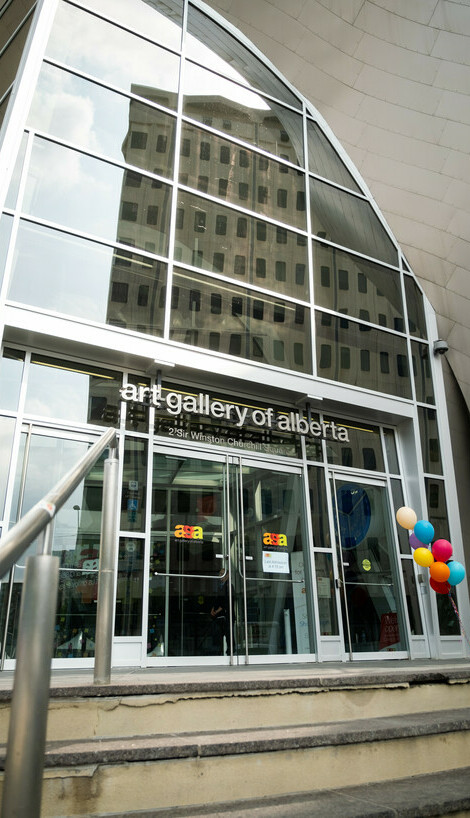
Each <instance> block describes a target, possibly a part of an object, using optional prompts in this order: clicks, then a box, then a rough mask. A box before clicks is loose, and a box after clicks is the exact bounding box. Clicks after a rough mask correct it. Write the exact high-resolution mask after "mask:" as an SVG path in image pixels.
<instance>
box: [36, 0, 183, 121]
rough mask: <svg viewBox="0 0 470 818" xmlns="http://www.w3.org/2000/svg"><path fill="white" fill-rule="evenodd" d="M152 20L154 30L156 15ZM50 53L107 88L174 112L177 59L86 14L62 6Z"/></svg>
mask: <svg viewBox="0 0 470 818" xmlns="http://www.w3.org/2000/svg"><path fill="white" fill-rule="evenodd" d="M119 5H120V6H121V7H122V3H120V4H119ZM129 8H130V6H129ZM139 14H140V10H139ZM113 16H114V13H113ZM152 17H153V26H155V23H156V18H155V12H154V11H152ZM137 19H138V18H137ZM161 30H162V31H163V30H164V27H163V28H162V29H161ZM103 43H106V48H103ZM46 51H47V55H48V56H49V57H52V58H53V59H55V60H58V61H59V62H63V63H65V64H68V65H70V66H71V67H72V68H78V69H79V70H80V71H83V73H85V74H90V76H92V77H93V76H94V77H97V78H98V79H100V80H102V81H103V82H104V83H106V84H108V85H112V86H116V87H118V88H122V89H123V90H124V91H131V92H132V93H141V94H142V96H145V97H146V98H147V99H150V100H151V101H152V102H157V103H159V104H160V105H164V106H165V107H166V108H176V96H177V90H178V74H179V62H180V61H179V57H177V56H176V55H175V54H171V53H170V52H169V51H166V50H165V49H163V48H159V47H158V46H157V45H153V44H152V43H150V42H148V40H145V39H143V38H142V37H138V36H137V35H135V34H131V33H130V32H128V31H124V30H123V29H122V28H118V27H117V26H115V25H112V24H111V23H108V22H106V21H105V20H102V19H101V18H99V17H96V16H95V15H93V14H90V13H88V12H86V11H85V10H84V9H79V8H76V7H75V6H70V5H68V4H67V3H62V4H61V5H59V7H58V9H57V12H56V16H55V19H54V24H53V28H52V32H51V36H50V38H49V42H48V44H47V49H46ZM136 88H139V90H138V91H137V90H135V89H136Z"/></svg>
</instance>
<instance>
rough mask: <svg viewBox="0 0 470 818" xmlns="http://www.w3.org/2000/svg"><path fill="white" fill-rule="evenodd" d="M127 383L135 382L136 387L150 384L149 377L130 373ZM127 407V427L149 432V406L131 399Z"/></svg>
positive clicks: (136, 430)
mask: <svg viewBox="0 0 470 818" xmlns="http://www.w3.org/2000/svg"><path fill="white" fill-rule="evenodd" d="M127 383H128V384H134V385H135V386H136V387H139V386H143V387H149V386H150V380H149V378H141V377H139V376H137V375H129V377H128V379H127ZM126 407H127V408H126V429H127V430H128V431H130V432H144V433H145V432H148V431H149V406H148V405H146V404H144V403H137V402H134V401H129V403H126Z"/></svg>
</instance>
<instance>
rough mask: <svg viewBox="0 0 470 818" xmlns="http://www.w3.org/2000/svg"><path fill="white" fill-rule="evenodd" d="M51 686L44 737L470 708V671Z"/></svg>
mask: <svg viewBox="0 0 470 818" xmlns="http://www.w3.org/2000/svg"><path fill="white" fill-rule="evenodd" d="M147 678H149V679H151V681H150V680H149V681H148V682H146V683H145V684H138V685H136V684H132V683H129V684H126V685H122V684H112V685H109V686H100V687H94V686H93V685H83V684H82V685H76V686H73V687H71V686H64V687H60V686H57V685H53V688H52V691H51V699H50V704H49V716H48V739H49V741H61V740H69V739H77V740H78V739H88V738H112V737H115V738H124V737H126V736H127V737H131V736H136V735H140V736H146V735H155V734H167V733H180V732H198V731H204V730H206V731H207V730H218V729H220V727H221V726H223V727H224V729H226V730H230V729H247V730H248V729H253V728H258V727H274V726H280V727H282V726H293V725H304V724H317V723H320V722H321V723H325V722H338V721H350V720H353V719H358V718H371V719H372V718H377V717H380V716H395V715H402V714H405V713H411V714H412V713H420V712H430V711H432V710H435V711H438V710H441V709H446V710H449V709H451V708H457V709H458V708H462V707H466V706H468V704H469V703H470V671H469V668H468V667H466V668H455V669H454V670H453V671H452V672H449V671H447V672H446V673H443V672H442V671H437V670H435V669H434V670H427V671H425V672H419V673H418V672H417V671H415V670H412V669H411V670H410V669H406V668H403V669H402V670H400V671H398V670H394V671H393V672H392V671H387V670H376V671H373V672H372V671H371V673H370V676H369V677H364V674H363V673H358V674H354V673H353V674H351V673H348V674H346V673H344V672H343V673H342V672H338V673H335V674H334V675H333V674H330V675H324V674H323V675H322V674H321V673H318V672H316V671H315V670H312V672H311V674H310V675H309V676H299V677H296V676H295V675H294V673H292V674H291V675H290V676H284V677H283V676H281V675H277V676H273V675H272V673H271V674H266V675H265V674H262V673H259V674H258V675H257V676H256V677H255V678H251V679H246V678H245V677H243V678H239V677H238V676H237V674H236V673H234V674H232V675H231V676H230V677H228V678H224V679H218V680H214V681H210V680H207V679H205V680H201V679H196V680H194V681H190V680H185V681H179V682H175V681H174V680H172V681H171V683H168V682H163V681H159V678H160V676H159V674H158V673H155V674H154V676H153V677H147ZM10 695H11V692H10V691H0V736H2V735H4V736H6V735H7V730H8V718H9V703H10V701H9V700H10Z"/></svg>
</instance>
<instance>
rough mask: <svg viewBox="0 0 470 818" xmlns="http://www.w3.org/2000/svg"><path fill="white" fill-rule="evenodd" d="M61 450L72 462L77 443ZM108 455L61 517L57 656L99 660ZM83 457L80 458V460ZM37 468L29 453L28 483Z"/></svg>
mask: <svg viewBox="0 0 470 818" xmlns="http://www.w3.org/2000/svg"><path fill="white" fill-rule="evenodd" d="M33 441H34V437H33ZM49 445H50V444H49ZM75 446H80V447H85V448H84V451H86V447H87V444H83V443H80V444H75ZM58 447H60V451H58V452H57V456H61V452H62V451H64V452H65V459H66V461H67V462H69V450H70V455H71V454H72V451H73V449H72V442H70V441H69V442H65V441H64V442H62V444H61V443H58ZM50 454H51V455H52V456H53V457H54V456H55V455H56V453H55V452H51V453H50ZM105 456H106V455H103V457H102V458H101V459H100V460H99V461H98V463H96V464H95V465H94V466H93V468H92V469H91V471H90V472H89V473H88V474H87V476H86V478H85V481H84V482H83V483H81V484H80V486H79V487H78V488H77V489H76V490H75V491H74V493H73V494H72V496H71V497H70V498H69V499H68V500H67V502H66V505H65V506H64V507H63V508H62V509H61V511H60V512H59V514H58V515H57V518H56V528H55V531H54V543H53V553H54V554H56V555H57V556H59V557H60V560H61V569H60V574H59V598H58V605H57V615H56V633H55V642H54V656H55V657H56V658H72V657H73V658H77V657H82V658H85V657H87V656H94V649H95V632H96V600H97V597H98V571H99V556H100V538H101V510H102V505H103V462H104V457H105ZM79 457H80V455H79V454H77V455H76V460H75V462H76V461H77V460H78V459H79ZM70 459H72V457H70ZM32 465H33V464H32V461H31V455H30V459H29V467H28V479H29V470H30V469H31V467H32Z"/></svg>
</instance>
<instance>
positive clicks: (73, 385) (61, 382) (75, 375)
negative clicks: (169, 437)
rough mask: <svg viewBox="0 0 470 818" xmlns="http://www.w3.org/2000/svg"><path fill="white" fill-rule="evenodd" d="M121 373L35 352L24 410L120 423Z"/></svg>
mask: <svg viewBox="0 0 470 818" xmlns="http://www.w3.org/2000/svg"><path fill="white" fill-rule="evenodd" d="M120 385H121V376H120V375H118V374H117V373H115V372H110V371H109V370H107V369H100V368H99V367H92V368H91V369H88V368H87V367H83V365H82V364H75V363H73V362H72V361H63V360H58V359H57V360H56V359H54V358H46V357H45V356H43V355H33V356H32V357H31V366H30V370H29V377H28V387H27V392H26V401H25V412H26V413H27V414H31V415H40V416H44V417H52V418H61V419H64V420H73V421H78V422H79V423H92V424H94V425H97V426H117V425H118V423H119V407H120V396H119V387H120Z"/></svg>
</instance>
